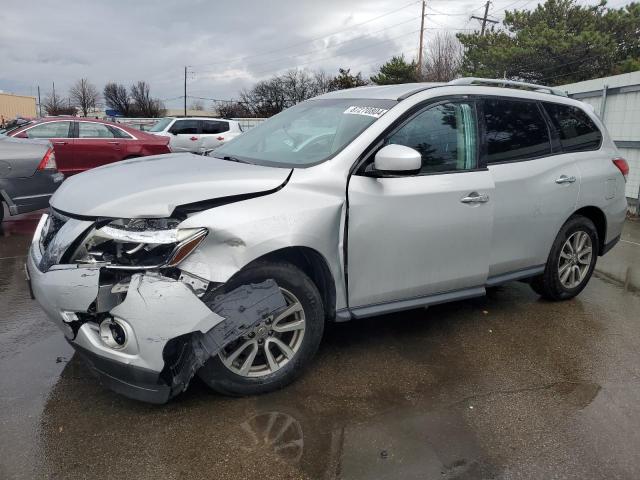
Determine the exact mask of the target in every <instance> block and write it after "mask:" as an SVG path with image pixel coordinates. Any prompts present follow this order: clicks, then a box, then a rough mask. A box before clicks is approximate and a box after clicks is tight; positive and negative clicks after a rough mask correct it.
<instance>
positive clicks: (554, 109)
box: [544, 103, 602, 152]
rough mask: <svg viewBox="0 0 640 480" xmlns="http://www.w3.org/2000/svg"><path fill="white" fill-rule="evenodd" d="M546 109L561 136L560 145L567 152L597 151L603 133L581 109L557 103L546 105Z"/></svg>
mask: <svg viewBox="0 0 640 480" xmlns="http://www.w3.org/2000/svg"><path fill="white" fill-rule="evenodd" d="M544 108H545V110H546V111H547V113H548V114H549V116H550V117H551V121H552V122H553V125H554V127H555V128H556V129H557V130H558V133H559V134H560V145H561V146H562V150H563V151H565V152H584V151H587V150H597V149H598V148H599V147H600V142H601V141H602V133H601V132H600V130H598V127H597V126H596V124H595V123H594V122H593V120H591V119H590V118H589V115H587V114H586V113H585V112H583V111H582V110H581V109H580V108H578V107H574V106H571V105H560V104H557V103H545V104H544Z"/></svg>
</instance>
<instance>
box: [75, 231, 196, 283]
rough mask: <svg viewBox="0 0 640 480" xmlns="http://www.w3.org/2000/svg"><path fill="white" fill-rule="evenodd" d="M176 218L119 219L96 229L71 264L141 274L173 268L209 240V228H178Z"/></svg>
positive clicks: (79, 249) (82, 243) (76, 253)
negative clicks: (133, 271)
mask: <svg viewBox="0 0 640 480" xmlns="http://www.w3.org/2000/svg"><path fill="white" fill-rule="evenodd" d="M179 224H180V221H179V220H176V219H173V218H151V219H142V218H134V219H118V220H113V221H111V222H109V223H107V224H103V225H96V227H95V228H93V229H92V230H91V231H90V232H89V234H88V235H87V236H86V237H85V238H84V239H83V240H82V242H81V244H80V245H79V247H78V248H77V249H76V251H75V253H74V254H73V256H72V258H71V263H100V264H104V265H105V267H106V268H113V269H121V270H140V269H154V268H165V267H174V266H176V265H177V264H178V263H180V262H181V261H182V260H184V259H185V258H186V257H187V256H189V254H190V253H191V252H193V250H195V249H196V247H197V246H198V245H200V243H201V242H202V240H204V238H205V237H206V236H207V233H208V231H207V229H206V228H178V225H179Z"/></svg>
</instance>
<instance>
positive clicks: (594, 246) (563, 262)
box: [531, 215, 598, 300]
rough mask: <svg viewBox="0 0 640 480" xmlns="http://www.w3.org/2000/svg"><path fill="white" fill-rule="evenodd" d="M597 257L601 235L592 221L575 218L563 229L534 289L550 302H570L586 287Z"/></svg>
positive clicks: (532, 285)
mask: <svg viewBox="0 0 640 480" xmlns="http://www.w3.org/2000/svg"><path fill="white" fill-rule="evenodd" d="M597 257H598V232H597V230H596V227H595V225H594V224H593V222H592V221H591V220H589V219H588V218H586V217H583V216H580V215H576V216H573V217H571V218H570V219H569V220H568V221H567V222H566V223H565V224H564V225H563V226H562V228H561V229H560V232H559V233H558V236H557V237H556V239H555V241H554V243H553V246H552V247H551V252H550V253H549V258H548V259H547V263H546V265H545V269H544V273H543V274H542V275H539V276H537V277H535V278H534V279H533V280H532V282H531V288H533V290H534V291H535V292H536V293H537V294H539V295H541V296H542V297H544V298H546V299H547V300H567V299H569V298H573V297H575V296H576V295H578V294H579V293H580V292H581V291H582V290H583V289H584V287H586V286H587V283H588V282H589V279H590V278H591V275H592V274H593V270H594V268H595V265H596V260H597Z"/></svg>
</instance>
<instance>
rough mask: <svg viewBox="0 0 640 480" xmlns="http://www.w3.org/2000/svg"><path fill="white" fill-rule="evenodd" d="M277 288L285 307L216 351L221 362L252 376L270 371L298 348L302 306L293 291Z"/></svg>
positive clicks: (301, 337)
mask: <svg viewBox="0 0 640 480" xmlns="http://www.w3.org/2000/svg"><path fill="white" fill-rule="evenodd" d="M280 291H281V292H282V294H283V295H284V298H285V300H286V302H287V308H286V309H285V310H284V311H283V312H282V313H280V314H279V315H277V316H276V317H274V318H267V319H265V320H263V321H262V322H260V323H259V324H258V325H256V326H255V327H254V328H253V330H251V331H250V332H248V333H247V334H246V335H244V336H243V337H241V338H239V339H238V340H236V341H235V342H232V343H231V344H230V345H228V346H227V347H225V348H224V349H223V351H222V352H221V353H220V354H219V357H220V360H221V361H222V364H223V365H224V366H225V367H227V368H228V369H229V370H231V371H232V372H233V373H235V374H236V375H240V376H243V377H252V378H256V377H263V376H265V375H270V374H272V373H274V372H276V371H278V370H280V369H281V368H282V367H284V366H285V365H286V364H287V363H288V362H289V361H290V360H291V359H293V358H294V356H295V355H296V353H297V352H298V350H300V346H301V345H302V340H303V338H304V332H305V327H306V318H305V314H304V309H303V308H302V304H301V303H300V300H298V299H297V298H296V296H295V295H294V294H293V293H291V292H290V291H288V290H286V289H284V288H280Z"/></svg>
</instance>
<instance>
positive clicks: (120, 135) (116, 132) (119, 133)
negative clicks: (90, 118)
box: [108, 125, 133, 140]
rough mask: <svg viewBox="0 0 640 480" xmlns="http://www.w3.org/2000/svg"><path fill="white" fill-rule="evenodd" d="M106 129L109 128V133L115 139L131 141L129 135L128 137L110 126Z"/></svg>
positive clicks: (122, 131) (123, 132) (125, 133)
mask: <svg viewBox="0 0 640 480" xmlns="http://www.w3.org/2000/svg"><path fill="white" fill-rule="evenodd" d="M108 128H109V130H111V133H113V136H114V137H115V138H126V139H129V140H131V139H132V138H133V137H132V136H131V135H129V134H128V133H127V132H125V131H124V130H120V129H119V128H116V127H112V126H111V125H109V126H108Z"/></svg>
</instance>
